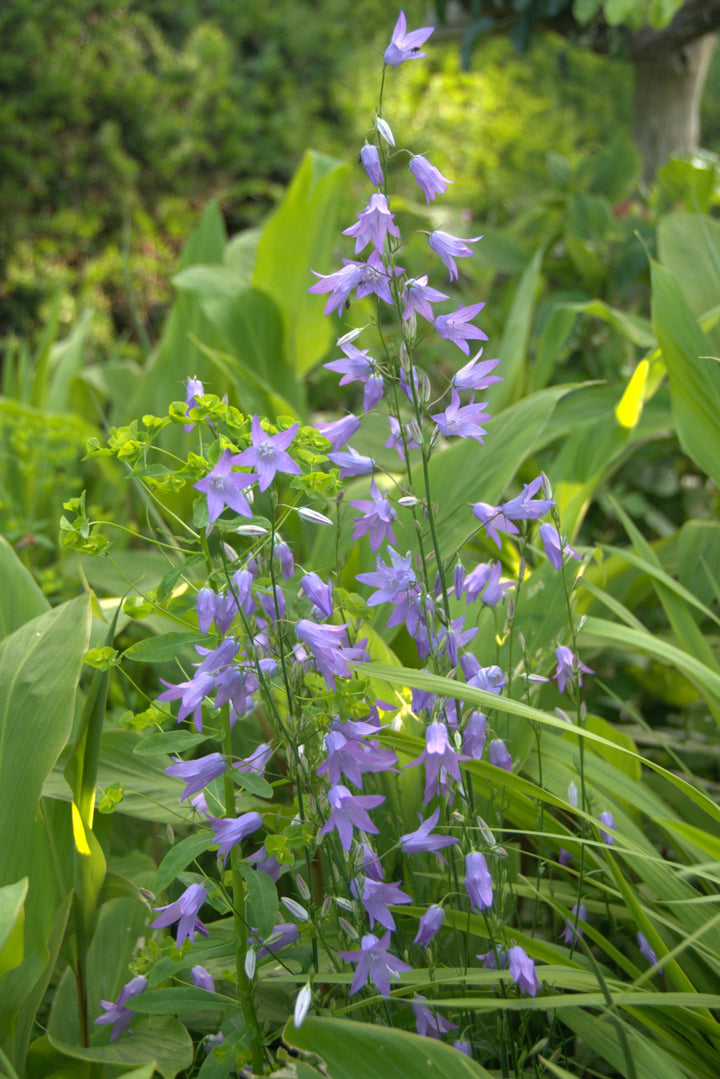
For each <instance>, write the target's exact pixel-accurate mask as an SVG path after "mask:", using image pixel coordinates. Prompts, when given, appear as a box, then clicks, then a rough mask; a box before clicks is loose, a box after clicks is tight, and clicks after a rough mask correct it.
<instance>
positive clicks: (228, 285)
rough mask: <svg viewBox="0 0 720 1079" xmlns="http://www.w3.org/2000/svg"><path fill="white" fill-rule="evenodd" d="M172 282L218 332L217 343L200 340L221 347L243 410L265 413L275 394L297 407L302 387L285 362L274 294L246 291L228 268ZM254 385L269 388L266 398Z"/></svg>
mask: <svg viewBox="0 0 720 1079" xmlns="http://www.w3.org/2000/svg"><path fill="white" fill-rule="evenodd" d="M173 284H174V285H175V286H176V288H178V289H179V290H180V291H181V292H183V293H185V294H186V295H189V296H192V297H193V298H194V300H195V302H197V303H198V304H199V305H200V307H201V309H202V311H203V312H204V314H205V316H206V318H207V320H208V322H209V323H210V324H211V326H212V327H213V328H214V330H215V331H216V335H217V336H216V339H215V340H207V339H206V340H205V341H203V339H202V338H200V339H199V342H200V344H205V345H209V346H210V347H212V348H218V346H219V349H220V350H221V351H222V353H223V355H224V357H225V369H226V371H227V373H228V375H229V376H230V378H231V379H232V381H233V383H234V386H235V392H236V395H237V397H238V400H239V401H241V402H242V407H243V409H244V410H247V411H252V410H254V411H263V412H265V411H267V397H268V395H269V394H270V392H271V391H272V390H274V391H275V392H277V393H279V394H281V395H282V396H283V397H284V398H285V399H286V400H288V401H289V402H290V403H291V404H292V405H293V407H294V408H295V409H299V407H300V403H301V400H302V394H301V389H302V387H301V385H300V384H299V383H298V382H297V381H296V378H295V372H294V370H293V367H292V366H291V364H289V362H288V359H287V350H286V345H285V341H284V336H283V335H284V328H283V322H282V315H281V310H280V307H279V305H278V303H277V302H276V300H275V298H274V297H273V296H271V295H268V294H267V292H264V291H263V290H262V289H259V288H257V287H248V286H247V285H246V284H245V283H244V282H243V280H242V279H241V278H239V277H238V276H237V275H236V274H235V273H234V272H233V270H231V269H230V267H228V266H191V267H190V268H189V269H187V270H183V271H182V272H181V273H179V274H177V275H176V276H175V277H174V278H173ZM211 358H212V357H211ZM256 385H260V386H262V387H264V388H265V392H264V393H263V394H262V395H258V394H257V393H256V392H255V386H256ZM248 391H249V392H250V395H251V396H250V398H248Z"/></svg>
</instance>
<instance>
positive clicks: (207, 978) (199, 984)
mask: <svg viewBox="0 0 720 1079" xmlns="http://www.w3.org/2000/svg"><path fill="white" fill-rule="evenodd" d="M190 977H191V978H192V983H193V985H194V986H195V988H196V989H205V990H207V992H208V993H214V992H215V982H214V981H213V976H212V974H211V973H210V971H209V970H205V967H201V966H200V964H199V963H198V964H197V965H196V966H194V967H193V968H192V970H191V971H190Z"/></svg>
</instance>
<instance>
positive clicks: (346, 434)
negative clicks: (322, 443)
mask: <svg viewBox="0 0 720 1079" xmlns="http://www.w3.org/2000/svg"><path fill="white" fill-rule="evenodd" d="M341 381H342V380H341ZM315 427H316V429H317V430H318V431H319V432H320V434H321V435H324V436H325V438H326V439H327V440H328V442H330V443H331V445H332V448H333V449H334V450H339V449H340V447H341V446H345V445H346V444H347V443H348V442H349V441H350V439H351V438H352V437H353V435H356V434H357V433H358V431H359V430H360V420H359V419H358V418H357V416H353V415H352V413H349V414H348V415H347V416H343V417H342V418H341V419H339V420H333V421H332V422H331V423H317V424H315Z"/></svg>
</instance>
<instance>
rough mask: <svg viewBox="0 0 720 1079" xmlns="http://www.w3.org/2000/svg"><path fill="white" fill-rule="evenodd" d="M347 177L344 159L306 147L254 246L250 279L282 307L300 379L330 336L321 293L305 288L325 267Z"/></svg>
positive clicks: (290, 351) (288, 352)
mask: <svg viewBox="0 0 720 1079" xmlns="http://www.w3.org/2000/svg"><path fill="white" fill-rule="evenodd" d="M347 179H348V169H347V166H346V165H343V164H342V163H340V162H338V161H335V160H334V159H332V158H330V157H326V156H325V155H323V154H317V153H314V152H312V151H308V152H307V153H306V154H305V157H304V158H303V160H302V163H301V165H300V168H299V169H298V171H297V172H296V173H295V176H294V177H293V180H292V183H291V184H290V187H289V188H288V191H287V192H286V194H285V197H284V199H283V200H282V202H281V204H280V206H279V207H278V209H277V210H276V212H275V213H274V214H273V216H272V217H271V218H270V220H269V221H268V223H267V224H266V225H265V227H264V229H263V233H262V236H261V237H260V241H259V243H258V247H257V256H256V261H255V272H254V274H253V285H254V286H255V287H256V288H258V289H261V290H262V291H263V292H264V293H266V294H267V295H268V296H270V297H272V299H273V300H274V301H275V303H276V304H277V306H278V307H279V309H280V311H281V314H282V322H283V326H284V330H285V349H286V355H287V357H288V362H289V364H290V367H291V369H292V370H293V371H294V372H295V375H296V377H297V378H298V379H300V378H302V376H303V375H304V374H305V373H306V372H307V371H309V370H310V369H311V368H312V367H314V366H315V364H317V363H319V362H320V360H321V359H322V358H323V357H324V355H325V353H326V352H327V351H328V349H329V348H330V345H331V343H332V340H333V336H334V334H333V327H332V323H331V321H330V320H329V319H327V318H326V317H325V315H324V314H323V309H324V306H325V303H324V298H323V297H321V296H316V295H312V294H308V291H307V290H308V288H309V287H310V285H312V283H313V281H314V280H315V278H314V277H313V275H312V273H311V271H312V270H315V271H317V272H318V273H327V272H328V269H329V266H328V264H329V261H330V258H331V256H332V252H333V249H334V247H335V243H336V236H337V223H338V211H339V208H340V204H341V200H342V198H343V195H344V193H345V190H346V185H347Z"/></svg>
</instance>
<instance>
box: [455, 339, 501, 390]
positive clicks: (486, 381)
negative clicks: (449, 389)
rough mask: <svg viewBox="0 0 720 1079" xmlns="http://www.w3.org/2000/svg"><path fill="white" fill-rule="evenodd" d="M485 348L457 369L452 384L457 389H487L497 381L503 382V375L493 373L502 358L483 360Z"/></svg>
mask: <svg viewBox="0 0 720 1079" xmlns="http://www.w3.org/2000/svg"><path fill="white" fill-rule="evenodd" d="M482 353H483V350H482V349H480V351H479V352H476V353H475V355H474V356H473V358H472V359H471V360H468V362H467V363H466V364H465V366H464V367H461V368H460V370H459V371H456V372H455V374H454V375H453V377H452V385H453V386H454V387H455V389H456V390H461V391H462V390H485V389H487V387H488V386H492V385H493V384H494V383H495V382H502V376H501V375H491V374H490V372H491V371H494V370H495V368H496V367H497V365H498V364H499V363H500V360H482V361H480V357H481V356H482Z"/></svg>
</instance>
